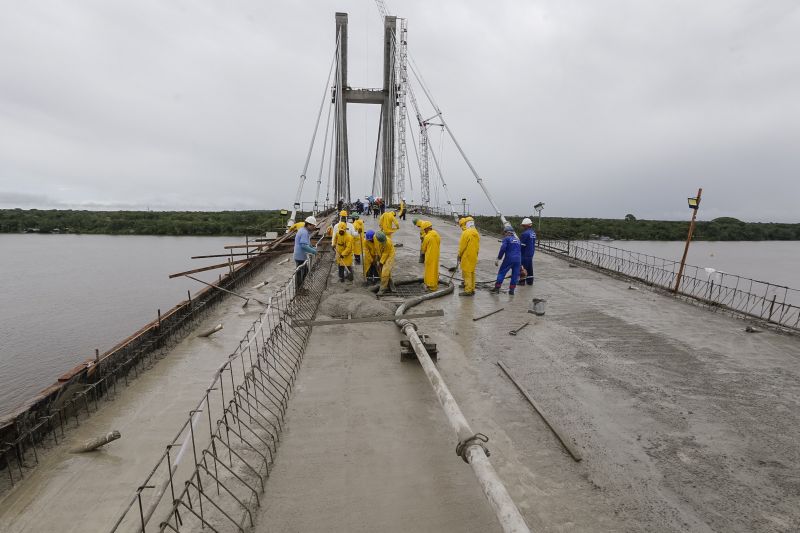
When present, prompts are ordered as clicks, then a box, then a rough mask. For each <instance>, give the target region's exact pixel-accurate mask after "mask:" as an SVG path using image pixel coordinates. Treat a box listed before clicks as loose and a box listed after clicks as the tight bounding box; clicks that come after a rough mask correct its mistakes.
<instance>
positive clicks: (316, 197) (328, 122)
mask: <svg viewBox="0 0 800 533" xmlns="http://www.w3.org/2000/svg"><path fill="white" fill-rule="evenodd" d="M332 108H333V105H328V116H327V117H326V118H325V140H324V141H322V158H320V160H319V176H318V177H317V192H316V193H315V194H314V214H315V215H316V214H317V212H318V211H319V189H320V186H321V185H322V169H324V168H325V152H326V151H327V148H328V130H329V129H330V126H331V109H332ZM332 155H333V154H332V153H328V158H329V159H330V157H331V156H332Z"/></svg>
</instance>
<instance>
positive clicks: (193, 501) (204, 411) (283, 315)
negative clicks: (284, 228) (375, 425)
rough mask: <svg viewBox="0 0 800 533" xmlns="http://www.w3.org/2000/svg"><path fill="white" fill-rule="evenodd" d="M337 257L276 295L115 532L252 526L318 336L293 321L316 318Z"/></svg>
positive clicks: (289, 282) (321, 259)
mask: <svg viewBox="0 0 800 533" xmlns="http://www.w3.org/2000/svg"><path fill="white" fill-rule="evenodd" d="M330 255H331V254H326V253H322V254H320V255H318V256H317V257H318V258H319V259H317V260H315V261H314V262H313V263H312V264H311V266H310V269H309V273H308V275H307V276H306V279H305V281H304V283H303V285H302V288H300V289H298V287H297V285H296V277H297V273H298V271H300V270H301V269H303V268H306V267H307V266H308V262H307V263H306V264H304V265H302V266H300V267H298V268H297V269H296V270H295V273H294V274H293V276H292V277H291V278H289V279H288V280H287V281H286V282H285V283H284V284H283V285H281V286H280V287H279V288H278V289H277V290H276V292H275V294H274V295H273V296H272V297H271V299H270V301H269V305H268V306H267V307H266V308H265V309H264V310H263V311H262V312H261V313H260V315H259V317H258V319H256V320H255V321H254V322H253V324H252V325H251V327H250V328H249V329H248V331H247V333H246V334H245V336H244V338H243V339H242V340H241V341H240V342H239V345H238V346H237V347H236V349H235V350H234V351H233V353H231V354H230V356H229V357H228V359H227V361H226V362H225V363H224V364H223V365H222V366H221V367H220V368H219V370H217V372H216V373H215V374H214V376H213V378H212V380H211V383H210V384H209V386H208V387H207V388H206V389H205V390H204V391H203V394H202V396H201V398H200V399H199V401H198V402H197V404H196V406H195V408H194V409H192V410H190V411H189V412H188V413H187V417H186V421H185V422H184V423H183V425H182V426H181V428H180V429H179V431H178V432H177V434H176V435H175V437H174V438H173V439H172V440H171V441H170V442H169V443H168V444H167V445H166V447H165V449H164V452H163V453H162V454H161V456H160V457H159V458H158V460H157V462H156V464H155V466H154V467H153V468H152V469H151V470H150V472H149V474H148V475H147V476H146V477H145V478H144V479H143V481H142V483H141V484H140V485H139V486H138V487H137V488H136V490H135V491H134V493H133V496H132V498H131V500H130V501H129V503H128V504H127V506H126V508H125V509H124V511H123V512H122V513H121V515H120V517H119V519H118V520H117V522H116V523H115V524H114V526H113V527H112V529H111V532H112V533H113V532H117V531H126V532H127V531H139V532H147V531H161V532H163V531H188V530H194V529H197V528H205V527H208V528H209V529H210V530H211V531H234V530H235V531H242V532H243V531H244V530H245V529H246V528H248V527H250V526H252V524H253V509H254V508H255V507H257V506H258V505H259V503H260V495H261V493H262V492H263V490H264V481H265V478H266V477H267V476H268V475H269V472H270V467H271V465H272V463H273V461H274V458H275V454H276V452H277V447H278V443H279V441H280V434H281V431H282V429H283V424H284V417H285V415H286V409H287V405H288V400H289V395H290V393H291V391H292V388H293V386H294V382H295V379H296V377H297V372H298V370H299V368H300V363H301V360H302V358H303V353H304V350H305V347H306V344H307V342H308V339H309V336H310V333H311V328H310V327H293V326H292V324H291V322H292V321H293V320H310V319H312V318H313V317H314V315H315V314H316V311H317V307H318V306H319V302H320V299H321V297H322V292H323V291H324V289H325V287H326V284H327V279H328V276H329V274H330V269H331V265H332V264H333V262H332V258H331V256H330ZM212 413H213V414H212ZM184 459H187V460H184ZM167 491H169V498H164V495H165V494H166V493H167ZM153 517H156V518H157V521H154V520H153Z"/></svg>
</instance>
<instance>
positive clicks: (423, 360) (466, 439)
mask: <svg viewBox="0 0 800 533" xmlns="http://www.w3.org/2000/svg"><path fill="white" fill-rule="evenodd" d="M454 290H455V286H454V285H453V284H452V283H448V285H447V287H445V288H444V289H440V290H437V291H435V292H432V293H429V294H424V295H422V296H417V297H416V298H409V299H408V300H406V301H404V302H403V303H402V304H401V305H400V307H398V308H397V311H396V312H395V316H396V317H397V318H396V319H395V323H396V324H397V326H398V327H399V328H400V329H401V331H402V332H403V334H404V335H405V336H406V337H408V340H409V342H410V343H411V346H412V347H413V348H414V353H416V354H417V359H418V360H419V363H420V365H421V366H422V369H423V370H424V371H425V376H426V377H427V378H428V381H429V382H430V384H431V387H433V390H434V392H435V393H436V397H437V399H438V400H439V404H441V406H442V409H444V412H445V415H446V416H447V420H448V422H449V423H450V426H451V427H452V428H453V430H454V431H455V433H456V436H457V438H458V445H457V446H456V453H457V454H458V455H459V456H460V457H461V458H462V459H463V460H464V461H465V462H467V463H468V464H469V465H470V466H471V467H472V470H473V472H474V473H475V476H476V477H477V478H478V483H479V484H480V485H481V488H482V489H483V493H484V495H485V496H486V499H487V500H488V501H489V504H490V505H491V506H492V509H494V512H495V515H496V516H497V520H498V522H500V527H501V528H502V529H503V531H504V532H505V533H512V532H513V533H530V529H529V528H528V525H527V524H526V523H525V519H523V518H522V514H521V513H520V512H519V509H518V508H517V505H516V504H515V503H514V500H512V499H511V495H509V494H508V491H507V490H506V488H505V486H504V485H503V482H502V481H501V480H500V477H499V476H498V475H497V472H496V471H495V469H494V467H493V466H492V463H491V462H490V461H489V451H488V450H487V449H486V447H485V446H484V443H485V442H487V441H488V440H489V439H488V437H486V436H485V435H483V434H482V433H475V432H474V431H473V430H472V428H470V426H469V423H468V422H467V419H466V417H464V414H463V413H462V412H461V409H460V408H459V407H458V404H457V403H456V400H455V398H453V395H452V394H451V393H450V389H448V388H447V384H446V383H445V382H444V380H443V379H442V376H441V374H439V371H438V370H437V368H436V365H434V364H433V361H432V360H431V358H430V355H429V354H428V352H427V350H426V349H425V345H424V344H423V343H422V340H420V338H419V335H417V326H416V325H415V324H414V323H413V322H411V321H410V320H408V319H405V318H403V314H404V313H405V312H406V311H407V310H408V309H410V308H412V307H414V306H415V305H419V304H420V303H422V302H424V301H427V300H432V299H434V298H440V297H442V296H445V295H447V294H451V293H452V292H453V291H454Z"/></svg>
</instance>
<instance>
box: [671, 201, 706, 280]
mask: <svg viewBox="0 0 800 533" xmlns="http://www.w3.org/2000/svg"><path fill="white" fill-rule="evenodd" d="M702 194H703V188H702V187H701V188H699V189H697V207H696V208H694V209H692V221H691V222H689V234H688V235H687V236H686V247H685V248H684V249H683V257H682V258H681V266H680V267H679V268H678V277H677V278H676V279H675V288H674V289H673V292H675V293H677V292H678V289H679V288H680V286H681V277H682V276H683V267H684V266H686V256H687V255H689V244H690V243H691V242H692V235H694V224H695V219H696V218H697V211H698V209H700V196H701V195H702Z"/></svg>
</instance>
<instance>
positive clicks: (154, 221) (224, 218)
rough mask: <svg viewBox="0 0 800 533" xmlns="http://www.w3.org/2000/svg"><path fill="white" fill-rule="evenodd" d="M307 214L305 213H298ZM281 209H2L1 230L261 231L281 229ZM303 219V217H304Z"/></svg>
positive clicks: (120, 232)
mask: <svg viewBox="0 0 800 533" xmlns="http://www.w3.org/2000/svg"><path fill="white" fill-rule="evenodd" d="M298 216H302V217H303V218H304V217H305V216H306V215H305V214H302V215H298ZM287 218H288V215H286V214H282V213H281V211H277V210H276V211H217V212H207V211H77V210H61V209H59V210H56V209H48V210H41V209H2V210H0V233H79V234H106V235H198V236H213V235H258V234H263V233H264V232H267V231H281V230H283V229H284V228H285V227H286V220H287ZM300 220H302V218H301V219H300Z"/></svg>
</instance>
